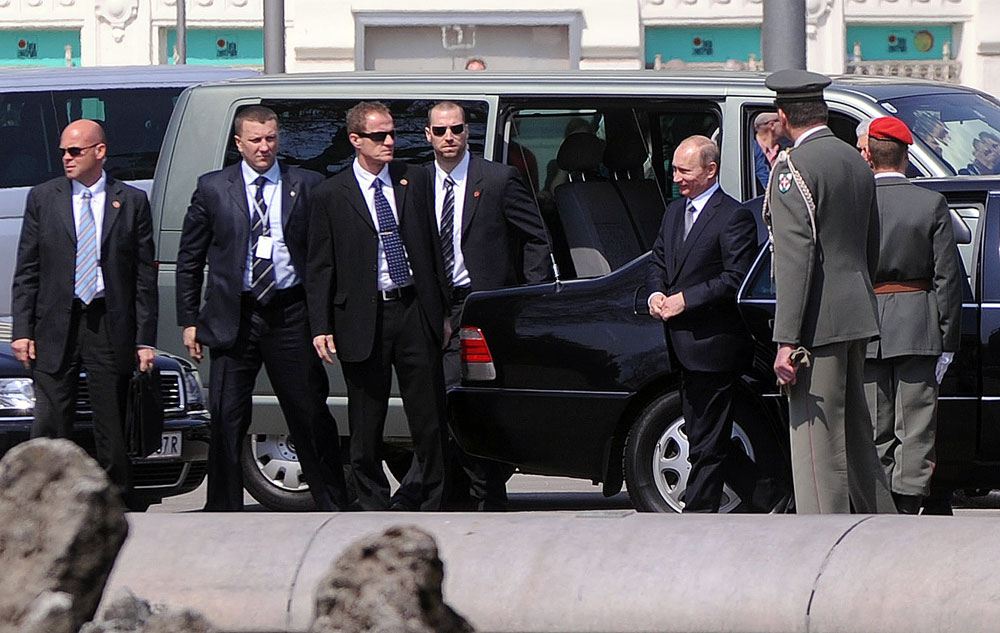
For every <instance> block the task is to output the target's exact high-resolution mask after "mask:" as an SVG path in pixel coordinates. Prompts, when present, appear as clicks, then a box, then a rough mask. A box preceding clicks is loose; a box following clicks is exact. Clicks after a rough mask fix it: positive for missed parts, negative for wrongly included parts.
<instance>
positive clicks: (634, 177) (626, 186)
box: [604, 134, 667, 250]
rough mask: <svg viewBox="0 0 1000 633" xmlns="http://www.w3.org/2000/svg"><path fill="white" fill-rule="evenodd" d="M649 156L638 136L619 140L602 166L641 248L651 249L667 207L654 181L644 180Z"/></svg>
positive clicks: (608, 150)
mask: <svg viewBox="0 0 1000 633" xmlns="http://www.w3.org/2000/svg"><path fill="white" fill-rule="evenodd" d="M648 157H649V154H648V153H647V151H646V145H645V143H644V142H643V140H642V137H641V136H639V135H638V134H636V135H630V136H627V137H625V138H620V139H618V141H617V142H615V143H613V144H611V145H608V147H607V149H605V150H604V166H605V167H607V168H608V171H609V172H610V173H611V182H612V184H613V185H614V187H615V189H616V190H617V191H618V194H619V195H620V196H621V198H622V201H623V202H624V204H625V208H626V210H627V211H628V214H629V217H630V218H631V220H632V224H633V226H634V228H635V231H636V233H638V234H639V240H640V242H641V244H642V248H643V249H645V250H649V249H651V248H653V242H654V241H656V234H657V233H658V232H659V230H660V223H661V222H662V221H663V214H664V212H665V211H666V209H667V203H666V201H665V200H664V199H663V194H662V192H661V191H660V188H659V186H657V184H656V181H655V180H650V179H648V178H645V177H644V174H643V167H644V165H645V164H646V159H647V158H648Z"/></svg>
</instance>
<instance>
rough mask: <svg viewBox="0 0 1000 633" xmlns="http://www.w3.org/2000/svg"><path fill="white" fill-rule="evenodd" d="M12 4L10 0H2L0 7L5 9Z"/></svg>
mask: <svg viewBox="0 0 1000 633" xmlns="http://www.w3.org/2000/svg"><path fill="white" fill-rule="evenodd" d="M8 5H10V0H0V9H3V8H5V7H7V6H8Z"/></svg>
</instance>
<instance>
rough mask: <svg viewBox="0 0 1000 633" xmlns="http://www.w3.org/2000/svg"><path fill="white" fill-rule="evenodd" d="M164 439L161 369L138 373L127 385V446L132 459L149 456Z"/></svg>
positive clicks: (157, 448)
mask: <svg viewBox="0 0 1000 633" xmlns="http://www.w3.org/2000/svg"><path fill="white" fill-rule="evenodd" d="M162 436H163V392H162V391H160V370H158V369H156V368H155V367H154V368H153V369H152V370H151V371H137V372H135V374H133V375H132V379H131V380H130V381H129V384H128V403H127V406H126V408H125V447H126V449H127V451H128V455H129V457H147V456H149V455H151V454H153V453H155V452H156V451H157V450H159V448H160V442H161V439H160V438H161V437H162Z"/></svg>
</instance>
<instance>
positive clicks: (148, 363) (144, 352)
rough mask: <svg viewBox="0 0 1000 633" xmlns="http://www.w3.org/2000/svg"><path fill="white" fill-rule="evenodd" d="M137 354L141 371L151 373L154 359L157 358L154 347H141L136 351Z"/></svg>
mask: <svg viewBox="0 0 1000 633" xmlns="http://www.w3.org/2000/svg"><path fill="white" fill-rule="evenodd" d="M136 354H138V356H139V371H149V370H150V369H152V368H153V357H154V356H156V352H155V351H153V348H152V347H140V348H139V349H138V350H136Z"/></svg>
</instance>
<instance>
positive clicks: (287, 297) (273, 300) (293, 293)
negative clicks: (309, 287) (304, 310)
mask: <svg viewBox="0 0 1000 633" xmlns="http://www.w3.org/2000/svg"><path fill="white" fill-rule="evenodd" d="M305 298H306V289H305V288H303V287H302V284H295V285H294V286H292V287H291V288H285V289H284V290H275V291H274V292H272V293H271V297H270V299H268V301H267V303H260V302H258V301H257V300H256V299H254V296H253V293H252V292H244V293H243V295H242V299H243V303H244V304H245V305H249V306H251V307H253V308H254V309H257V310H280V309H281V308H286V307H288V306H290V305H292V304H293V303H298V302H299V301H305Z"/></svg>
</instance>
